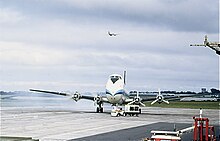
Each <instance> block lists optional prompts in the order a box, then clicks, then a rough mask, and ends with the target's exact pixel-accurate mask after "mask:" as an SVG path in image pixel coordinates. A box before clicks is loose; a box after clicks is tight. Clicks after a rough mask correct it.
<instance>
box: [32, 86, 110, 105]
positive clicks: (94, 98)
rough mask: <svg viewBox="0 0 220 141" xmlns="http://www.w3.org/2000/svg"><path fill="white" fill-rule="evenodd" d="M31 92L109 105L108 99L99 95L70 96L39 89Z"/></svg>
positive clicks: (75, 94)
mask: <svg viewBox="0 0 220 141" xmlns="http://www.w3.org/2000/svg"><path fill="white" fill-rule="evenodd" d="M29 90H30V91H34V92H40V93H49V94H55V95H61V96H69V97H71V98H72V99H73V100H75V101H78V100H80V99H87V100H92V101H94V102H96V103H97V104H99V103H103V102H106V103H109V102H108V100H107V98H106V97H103V96H99V95H97V96H88V95H81V94H80V93H78V92H75V93H74V94H70V93H65V92H55V91H47V90H37V89H29Z"/></svg>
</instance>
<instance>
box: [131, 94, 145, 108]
mask: <svg viewBox="0 0 220 141" xmlns="http://www.w3.org/2000/svg"><path fill="white" fill-rule="evenodd" d="M136 93H137V95H136V96H135V97H134V100H133V101H131V102H130V103H128V105H132V104H137V105H142V106H145V104H144V103H142V102H141V98H140V96H139V92H136Z"/></svg>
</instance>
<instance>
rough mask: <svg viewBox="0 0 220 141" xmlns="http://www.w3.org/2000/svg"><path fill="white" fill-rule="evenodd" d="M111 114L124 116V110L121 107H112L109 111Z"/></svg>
mask: <svg viewBox="0 0 220 141" xmlns="http://www.w3.org/2000/svg"><path fill="white" fill-rule="evenodd" d="M111 116H112V117H118V116H125V111H124V110H122V108H120V109H113V110H112V111H111Z"/></svg>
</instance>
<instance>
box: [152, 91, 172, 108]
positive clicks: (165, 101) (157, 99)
mask: <svg viewBox="0 0 220 141" xmlns="http://www.w3.org/2000/svg"><path fill="white" fill-rule="evenodd" d="M156 102H158V103H159V104H160V103H162V102H164V103H166V104H169V101H167V100H164V97H163V95H162V94H161V92H160V89H159V90H158V95H157V97H156V99H155V100H154V101H153V102H151V105H153V104H154V103H156Z"/></svg>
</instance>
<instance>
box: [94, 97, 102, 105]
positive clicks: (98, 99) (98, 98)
mask: <svg viewBox="0 0 220 141" xmlns="http://www.w3.org/2000/svg"><path fill="white" fill-rule="evenodd" d="M94 102H95V103H96V104H97V105H99V104H101V103H102V97H101V96H96V97H94Z"/></svg>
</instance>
